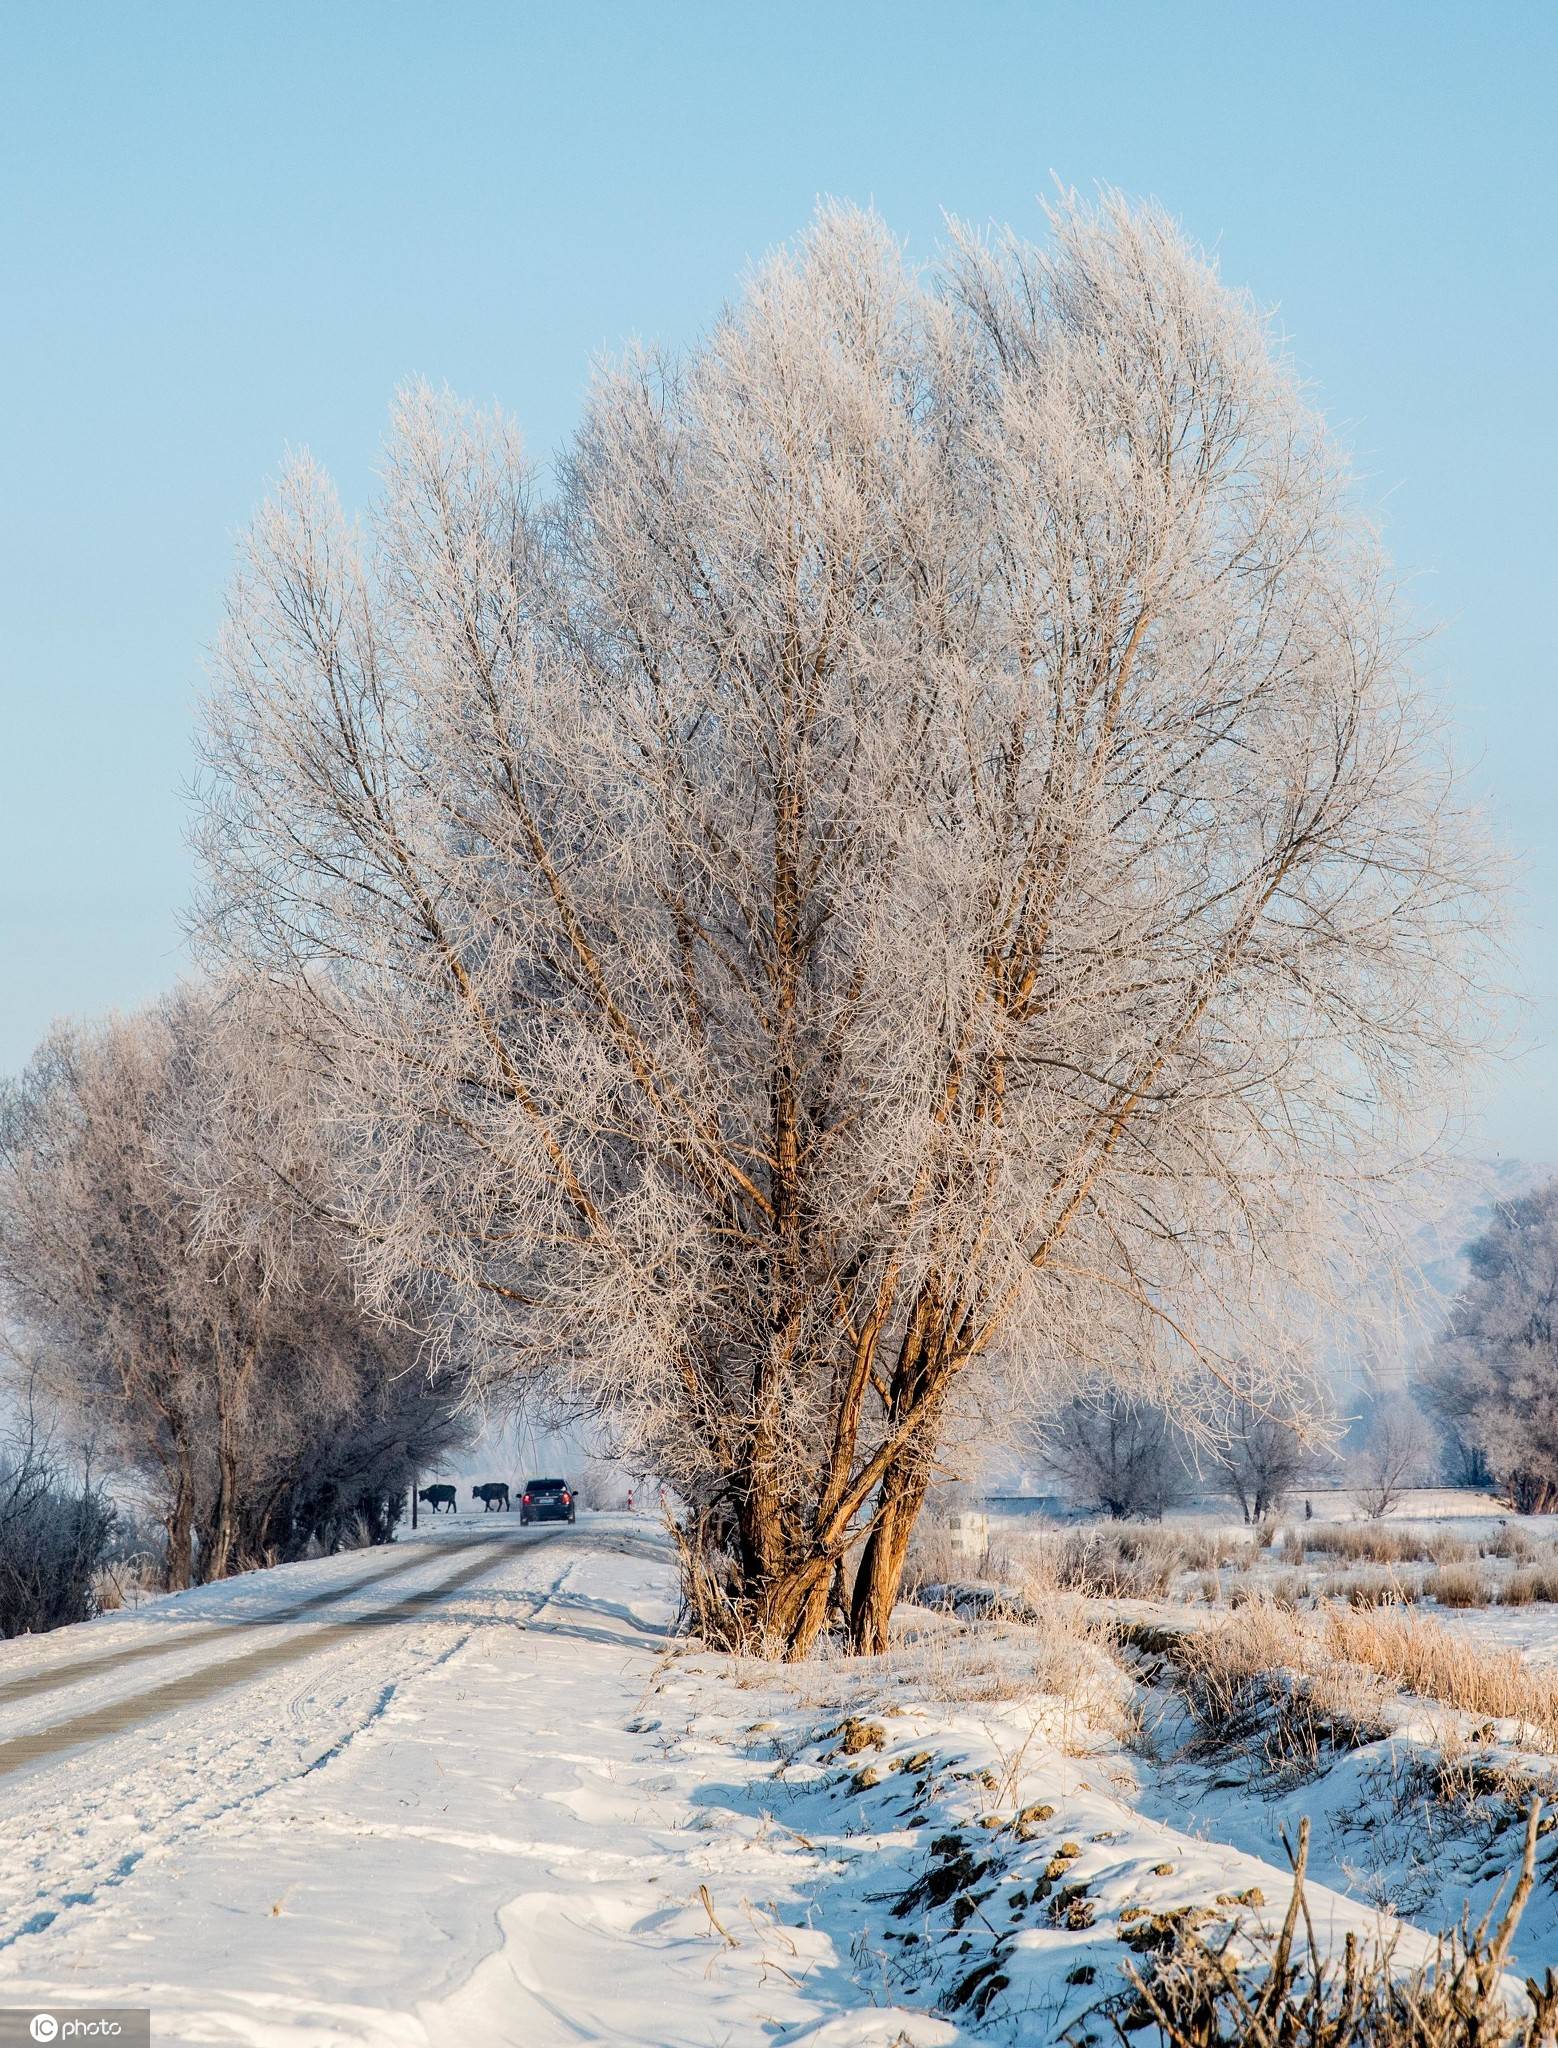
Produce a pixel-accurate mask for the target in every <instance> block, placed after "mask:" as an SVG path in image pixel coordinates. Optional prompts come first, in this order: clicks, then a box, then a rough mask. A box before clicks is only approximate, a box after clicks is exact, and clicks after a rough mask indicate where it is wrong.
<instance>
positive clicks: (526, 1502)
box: [524, 1493, 530, 1508]
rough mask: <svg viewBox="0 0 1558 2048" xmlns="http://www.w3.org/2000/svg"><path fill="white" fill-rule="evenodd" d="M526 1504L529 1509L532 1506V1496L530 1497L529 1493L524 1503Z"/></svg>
mask: <svg viewBox="0 0 1558 2048" xmlns="http://www.w3.org/2000/svg"><path fill="white" fill-rule="evenodd" d="M524 1504H525V1506H526V1507H527V1508H528V1507H529V1505H530V1496H529V1494H528V1493H527V1494H526V1495H525V1501H524Z"/></svg>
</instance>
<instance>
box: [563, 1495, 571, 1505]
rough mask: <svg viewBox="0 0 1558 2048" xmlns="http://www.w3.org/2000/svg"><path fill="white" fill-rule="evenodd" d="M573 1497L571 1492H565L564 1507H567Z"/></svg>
mask: <svg viewBox="0 0 1558 2048" xmlns="http://www.w3.org/2000/svg"><path fill="white" fill-rule="evenodd" d="M572 1498H573V1496H572V1495H571V1494H567V1493H565V1494H564V1495H563V1506H564V1507H567V1505H568V1503H569V1501H570V1500H571V1499H572Z"/></svg>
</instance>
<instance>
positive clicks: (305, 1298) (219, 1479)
mask: <svg viewBox="0 0 1558 2048" xmlns="http://www.w3.org/2000/svg"><path fill="white" fill-rule="evenodd" d="M286 1071H287V1070H286V1068H285V1066H284V1065H278V1064H277V1063H275V1062H274V1061H273V1060H272V1048H271V1046H270V1045H269V1043H268V1042H267V1037H266V1034H265V1032H264V1030H263V1028H261V1027H260V1026H258V1025H257V1023H256V1020H255V1018H254V1015H253V1013H252V1012H250V1011H248V1010H246V1008H245V1006H244V1004H243V1002H242V1001H241V1000H240V998H239V995H238V992H237V991H236V990H234V989H228V990H226V991H225V992H219V991H218V990H216V989H207V990H203V991H197V990H186V991H183V992H181V993H179V994H177V995H174V996H171V997H169V998H168V999H166V1000H165V1001H163V1002H160V1003H158V1004H156V1005H154V1006H153V1007H152V1008H150V1009H148V1010H146V1011H144V1012H142V1013H141V1014H139V1015H136V1016H132V1017H126V1018H118V1019H114V1020H111V1021H110V1022H108V1023H107V1024H104V1025H102V1026H101V1027H98V1028H94V1029H71V1028H65V1027H60V1028H57V1029H56V1030H55V1031H54V1032H53V1033H52V1034H51V1035H50V1037H49V1038H48V1040H47V1041H46V1042H45V1044H44V1045H43V1047H42V1048H41V1049H40V1051H39V1053H38V1054H37V1056H36V1058H35V1059H34V1060H33V1062H32V1064H31V1065H30V1067H29V1068H28V1070H27V1071H26V1073H25V1074H24V1075H23V1076H22V1077H21V1079H20V1080H19V1081H18V1082H17V1083H15V1084H14V1085H13V1086H11V1087H10V1088H9V1089H7V1090H6V1091H5V1094H4V1096H3V1097H0V1289H3V1293H4V1297H5V1307H6V1311H7V1315H8V1319H9V1346H8V1348H9V1350H10V1353H11V1361H12V1365H13V1377H14V1378H24V1379H25V1384H26V1387H27V1391H28V1395H29V1398H30V1400H31V1401H32V1402H33V1403H34V1404H35V1406H36V1405H37V1404H40V1403H41V1404H42V1405H43V1406H44V1407H45V1408H46V1409H47V1410H49V1411H50V1412H52V1414H53V1415H54V1416H55V1417H57V1418H59V1419H60V1422H61V1423H62V1424H63V1425H64V1426H65V1427H66V1428H67V1431H68V1433H69V1434H71V1435H76V1436H84V1437H85V1439H86V1440H87V1441H89V1442H90V1443H91V1444H92V1445H93V1447H94V1452H95V1455H96V1458H97V1461H98V1464H99V1468H100V1470H101V1469H104V1468H106V1469H107V1470H108V1471H109V1472H110V1473H113V1474H117V1475H121V1476H124V1477H127V1478H129V1479H131V1480H133V1481H134V1482H135V1483H136V1485H137V1487H138V1490H140V1491H142V1492H144V1493H145V1494H146V1495H147V1496H149V1498H150V1499H151V1500H152V1501H153V1502H155V1504H156V1509H157V1512H158V1514H159V1515H160V1517H161V1520H162V1524H163V1530H162V1535H163V1541H162V1544H161V1557H162V1561H163V1566H164V1574H165V1579H166V1583H167V1584H168V1585H169V1586H171V1587H179V1586H185V1585H188V1584H189V1583H190V1582H191V1581H192V1579H195V1578H203V1579H210V1578H221V1577H225V1576H226V1575H227V1574H229V1573H230V1572H233V1571H238V1570H244V1569H247V1568H249V1567H251V1566H253V1565H256V1564H267V1563H275V1562H277V1561H280V1560H283V1559H288V1558H293V1557H298V1556H301V1555H303V1554H304V1553H305V1552H306V1551H308V1550H309V1549H310V1548H311V1547H319V1548H323V1549H327V1550H333V1549H335V1548H336V1547H337V1546H338V1545H339V1544H340V1543H341V1542H343V1541H345V1540H369V1541H379V1542H382V1541H385V1540H387V1538H388V1536H389V1533H390V1531H391V1529H392V1527H393V1525H394V1522H395V1520H396V1519H397V1518H398V1515H399V1512H400V1509H401V1507H402V1505H403V1504H404V1501H405V1498H406V1489H407V1484H408V1481H409V1480H410V1478H411V1476H412V1475H413V1473H414V1472H415V1471H416V1470H417V1469H418V1468H419V1467H423V1466H426V1465H428V1464H431V1463H435V1462H436V1461H437V1459H438V1457H439V1454H440V1453H441V1452H443V1451H445V1450H447V1449H450V1448H452V1447H454V1446H455V1445H456V1444H458V1443H459V1442H461V1441H463V1438H464V1435H465V1433H466V1425H465V1424H464V1423H463V1421H462V1420H461V1419H460V1416H459V1412H458V1410H459V1388H458V1387H457V1386H456V1384H455V1382H454V1379H453V1376H452V1375H451V1373H450V1372H449V1371H448V1370H447V1369H438V1368H434V1369H432V1370H429V1369H428V1367H427V1365H426V1363H425V1361H424V1359H423V1357H422V1351H423V1338H424V1334H425V1333H424V1331H423V1329H421V1328H419V1326H418V1324H417V1322H416V1321H415V1319H414V1315H413V1313H412V1309H413V1304H412V1303H411V1302H410V1300H409V1298H408V1300H407V1301H406V1302H405V1303H403V1304H402V1305H401V1312H400V1313H388V1312H383V1313H379V1314H377V1315H370V1314H368V1313H367V1312H365V1310H364V1308H363V1305H362V1302H361V1299H360V1292H359V1290H358V1288H357V1285H356V1282H355V1279H354V1276H353V1272H352V1262H351V1244H350V1239H349V1236H348V1235H347V1234H346V1233H344V1232H343V1230H342V1229H341V1227H340V1226H339V1224H338V1223H337V1222H335V1221H334V1220H333V1215H332V1205H331V1192H332V1191H331V1189H330V1187H329V1185H328V1183H327V1180H326V1178H325V1176H324V1171H323V1163H322V1160H321V1158H320V1156H319V1151H318V1148H317V1146H316V1145H314V1144H313V1143H312V1142H311V1136H310V1134H311V1129H312V1126H311V1123H310V1120H309V1119H308V1118H307V1117H306V1116H301V1115H298V1114H296V1105H289V1104H287V1103H286V1102H285V1101H284V1099H283V1095H282V1093H281V1092H280V1091H279V1090H278V1089H277V1088H276V1087H274V1086H273V1085H272V1084H273V1083H274V1082H275V1081H276V1080H277V1079H278V1078H279V1077H282V1076H284V1075H285V1073H286ZM289 1110H290V1111H291V1112H292V1113H291V1114H288V1111H289ZM14 1548H15V1546H14V1545H11V1546H9V1547H8V1548H7V1550H6V1555H7V1556H9V1555H10V1551H11V1549H14Z"/></svg>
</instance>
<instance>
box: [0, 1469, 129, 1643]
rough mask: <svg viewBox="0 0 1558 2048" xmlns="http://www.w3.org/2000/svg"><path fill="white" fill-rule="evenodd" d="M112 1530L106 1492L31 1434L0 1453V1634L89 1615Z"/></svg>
mask: <svg viewBox="0 0 1558 2048" xmlns="http://www.w3.org/2000/svg"><path fill="white" fill-rule="evenodd" d="M113 1533H114V1509H113V1505H112V1503H111V1502H110V1501H109V1500H108V1498H107V1496H106V1495H105V1494H104V1493H102V1492H101V1491H100V1490H99V1489H98V1488H96V1487H94V1486H92V1485H91V1484H90V1483H88V1482H84V1481H79V1480H78V1481H72V1480H71V1479H69V1478H68V1477H67V1476H66V1475H65V1473H64V1472H63V1470H62V1469H61V1467H60V1466H59V1465H57V1464H56V1463H55V1462H54V1461H53V1460H52V1459H51V1458H49V1457H48V1456H46V1455H45V1454H43V1453H42V1452H40V1451H39V1450H38V1448H37V1447H36V1446H35V1445H34V1444H33V1443H32V1442H31V1441H30V1440H25V1441H22V1442H20V1443H18V1444H17V1445H15V1446H13V1447H12V1448H10V1449H9V1450H7V1451H5V1452H3V1453H0V1635H5V1636H19V1635H37V1634H39V1633H41V1632H42V1631H43V1630H45V1629H52V1628H64V1627H67V1626H68V1625H69V1624H70V1623H71V1622H75V1621H88V1620H90V1619H91V1617H92V1615H93V1614H94V1613H96V1611H97V1602H96V1597H95V1589H96V1585H97V1580H98V1575H99V1573H100V1571H101V1569H102V1566H103V1563H104V1561H105V1559H106V1557H107V1555H108V1551H109V1546H110V1544H111V1542H112V1539H113Z"/></svg>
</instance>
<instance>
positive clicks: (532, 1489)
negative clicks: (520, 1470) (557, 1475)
mask: <svg viewBox="0 0 1558 2048" xmlns="http://www.w3.org/2000/svg"><path fill="white" fill-rule="evenodd" d="M525 1491H526V1493H566V1492H567V1491H568V1482H567V1480H566V1479H527V1480H526V1481H525Z"/></svg>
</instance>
